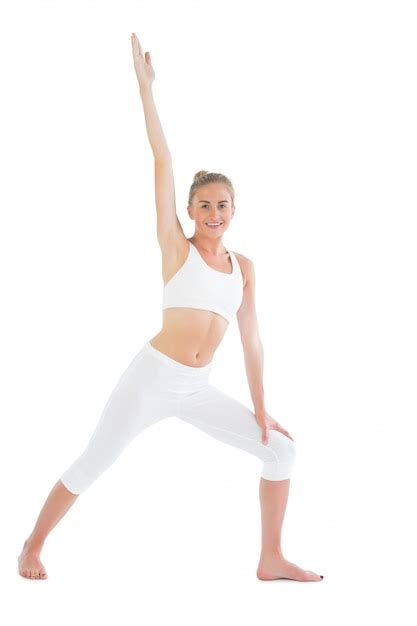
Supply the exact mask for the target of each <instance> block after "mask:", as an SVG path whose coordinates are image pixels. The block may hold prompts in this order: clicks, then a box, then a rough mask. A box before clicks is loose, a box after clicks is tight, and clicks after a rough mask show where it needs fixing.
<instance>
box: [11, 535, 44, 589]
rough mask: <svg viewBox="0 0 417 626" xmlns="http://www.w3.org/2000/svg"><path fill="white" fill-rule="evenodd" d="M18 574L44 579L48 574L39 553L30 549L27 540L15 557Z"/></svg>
mask: <svg viewBox="0 0 417 626" xmlns="http://www.w3.org/2000/svg"><path fill="white" fill-rule="evenodd" d="M17 561H18V564H19V574H20V575H21V576H23V577H24V578H34V579H39V580H41V579H45V578H48V575H47V573H46V571H45V568H44V566H43V564H42V562H41V560H40V558H39V554H38V553H37V552H34V551H33V550H31V549H30V546H29V545H28V540H26V541H25V543H24V545H23V550H22V552H21V554H20V556H19V558H18V559H17Z"/></svg>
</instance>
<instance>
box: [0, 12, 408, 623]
mask: <svg viewBox="0 0 417 626" xmlns="http://www.w3.org/2000/svg"><path fill="white" fill-rule="evenodd" d="M413 4H414V3H412V2H402V1H399V0H396V1H395V2H393V1H391V2H381V1H379V2H376V1H374V2H371V1H366V0H360V1H356V0H349V2H347V1H346V2H337V1H336V2H335V1H330V0H329V1H316V2H305V1H303V2H301V1H296V0H291V1H288V2H266V1H257V2H250V3H249V2H242V1H239V2H227V1H224V2H222V3H220V2H214V1H213V0H210V2H208V1H207V2H201V1H194V2H191V1H188V2H185V1H183V2H178V1H176V2H173V3H169V2H166V3H163V2H155V1H152V2H151V1H145V2H120V1H117V2H116V1H113V2H110V3H105V2H101V1H100V2H99V1H94V2H92V1H83V2H75V1H74V0H71V2H66V1H65V2H64V1H58V0H57V1H55V2H54V1H49V2H46V1H42V2H41V1H32V2H11V1H9V2H3V3H2V5H1V13H0V23H1V27H0V28H1V31H0V35H1V37H0V63H1V83H2V94H3V95H2V97H1V120H0V124H1V128H0V130H1V153H0V155H1V178H2V184H1V188H0V194H1V196H0V200H1V235H0V236H1V240H0V244H1V245H0V255H1V257H0V263H1V294H2V302H3V304H2V308H1V314H2V323H1V337H0V339H1V356H0V366H1V371H0V375H1V382H2V385H1V387H2V393H1V407H0V408H1V413H2V422H1V433H0V434H1V437H0V441H1V443H0V446H1V448H0V453H1V454H0V474H1V485H2V516H1V524H2V532H1V540H0V550H1V556H2V559H1V563H2V567H1V569H0V586H1V590H2V597H3V599H2V602H1V607H0V613H4V614H6V613H9V615H8V617H7V619H6V618H5V616H2V622H4V623H5V624H6V623H7V624H8V625H10V626H12V625H13V626H14V625H15V624H16V625H17V624H19V625H20V624H24V623H27V624H31V625H33V624H42V625H44V626H45V625H49V624H54V625H55V624H60V625H62V626H67V625H69V624H71V625H73V624H74V623H76V622H77V623H81V624H87V623H113V624H116V623H117V624H124V625H130V624H139V623H143V624H146V625H147V626H153V625H156V624H164V623H166V622H167V621H168V620H170V622H172V621H176V620H178V621H179V622H180V623H182V624H187V625H188V624H195V623H199V624H204V625H205V624H210V625H211V624H213V623H214V622H216V623H218V624H231V623H232V624H255V623H256V624H276V623H280V624H285V625H286V626H290V625H292V624H297V625H298V624H302V623H306V621H307V620H308V623H309V624H317V625H319V624H320V626H324V625H326V624H332V625H333V624H338V625H342V624H349V625H350V624H352V623H353V622H355V623H360V624H362V623H369V622H371V620H372V622H373V623H375V622H376V621H378V620H380V619H381V618H385V619H386V621H387V623H389V622H391V621H392V620H394V619H395V620H396V621H397V623H401V624H411V623H415V621H414V620H415V610H414V606H413V604H414V603H413V597H412V592H413V591H414V585H415V558H416V554H415V543H414V536H415V535H414V528H415V526H414V525H415V524H416V519H415V516H413V514H412V509H411V507H412V504H413V499H414V495H413V494H415V470H416V468H415V439H414V438H413V437H412V435H411V432H412V427H413V426H414V423H415V420H416V417H417V411H416V394H415V384H416V373H417V372H416V369H417V367H416V348H417V345H416V344H417V341H416V325H415V320H416V319H417V310H416V269H417V264H416V251H415V241H416V235H417V233H416V228H415V223H414V222H413V220H414V219H415V217H416V160H417V159H416V139H417V137H416V134H417V133H416V110H417V102H416V99H417V98H416V65H415V58H416V53H417V50H416V48H417V44H416V38H415V32H416V26H417V24H416V19H415V17H414V15H413V12H412V11H413V9H415V6H413ZM132 31H135V32H136V33H137V34H138V36H139V39H140V41H141V43H142V46H143V50H144V51H146V50H149V51H150V52H151V56H152V62H153V66H154V68H155V72H156V80H155V82H154V85H153V91H154V97H155V101H156V104H157V108H158V112H159V115H160V119H161V122H162V125H163V128H164V132H165V134H166V137H167V141H168V144H169V147H170V150H171V153H172V155H173V164H174V173H175V181H176V198H177V211H178V215H179V218H180V220H181V222H182V224H183V227H184V231H185V233H186V236H187V237H190V236H191V235H192V234H193V232H194V229H193V222H192V221H191V220H190V219H189V217H188V214H187V211H186V204H187V197H188V190H189V187H190V185H191V182H192V179H193V176H194V174H195V172H197V171H198V170H200V169H207V170H211V171H218V172H222V173H224V174H226V175H227V176H229V177H230V178H231V180H232V182H233V184H234V186H235V189H236V213H235V217H234V220H233V221H232V224H231V227H230V229H229V231H228V232H227V233H226V234H225V235H224V243H225V245H226V247H228V248H231V249H232V250H234V251H236V252H241V253H243V254H245V255H246V256H248V257H249V258H250V259H252V260H253V262H254V264H255V270H256V276H257V294H256V298H257V311H258V321H259V326H260V333H261V339H262V341H263V346H264V353H265V369H264V388H265V399H266V408H267V410H268V411H269V412H270V414H271V415H272V416H273V417H274V418H275V419H277V420H278V421H279V422H280V423H281V424H283V425H284V426H285V427H286V428H288V430H289V431H290V433H291V434H292V435H293V437H294V440H295V443H296V445H297V463H296V466H295V468H294V472H293V478H292V481H291V488H290V497H289V501H288V507H287V513H286V517H285V520H284V528H283V550H284V553H285V556H286V557H287V558H288V559H290V560H291V561H293V562H295V563H297V564H298V565H300V566H302V567H305V568H306V569H311V570H313V571H316V572H318V573H320V574H323V575H324V581H323V582H320V583H298V582H292V581H285V580H281V581H275V582H269V583H268V582H261V581H258V579H257V578H256V575H255V572H256V566H257V562H258V556H259V549H260V512H259V499H258V484H259V477H260V471H261V462H260V461H259V460H258V459H256V458H255V457H252V456H251V455H249V454H247V453H246V452H244V451H241V450H237V449H235V448H232V447H230V446H228V445H226V444H222V443H220V442H218V441H216V440H213V439H211V438H210V437H209V436H208V435H206V434H205V433H202V432H200V431H198V430H197V429H192V428H190V427H188V426H187V425H186V424H184V423H182V422H180V420H177V419H176V418H172V419H167V420H164V421H162V422H160V423H159V424H157V425H155V426H154V428H150V429H148V430H147V431H145V432H144V433H142V434H141V436H140V438H138V439H137V440H135V441H134V442H133V443H132V444H131V446H130V447H129V448H128V449H127V450H126V451H125V452H124V453H123V456H122V457H120V459H119V460H118V461H117V463H115V464H114V465H113V466H112V467H111V469H109V470H108V471H107V472H106V473H105V474H103V475H102V476H101V477H100V478H99V480H97V481H96V482H95V483H94V485H93V486H91V488H90V489H89V490H88V492H86V493H85V494H83V495H82V496H81V497H80V498H79V499H78V500H77V501H76V502H75V504H74V506H73V507H72V508H71V510H70V511H69V512H68V513H67V515H66V516H65V517H64V518H63V520H62V521H61V522H60V523H59V524H58V525H57V526H56V527H55V529H54V530H53V531H52V533H51V534H50V536H49V538H48V539H47V542H46V544H45V547H44V551H43V553H42V560H43V562H44V564H45V567H46V570H47V572H48V576H49V578H48V579H47V580H46V581H32V580H26V579H23V578H22V577H20V576H19V575H18V574H17V556H18V554H19V553H20V550H21V547H22V545H23V541H24V539H25V538H26V537H27V536H28V535H29V534H30V532H31V530H32V528H33V525H34V523H35V521H36V518H37V515H38V513H39V511H40V508H41V506H42V504H43V502H44V500H45V498H46V496H47V495H48V493H49V490H50V489H51V488H52V486H53V485H54V484H55V482H56V480H57V479H58V477H59V476H60V474H61V473H62V472H63V471H64V470H65V469H66V467H67V466H68V465H69V464H70V463H71V462H72V461H73V460H74V459H75V458H76V456H78V455H79V454H80V453H81V452H82V450H83V448H84V445H85V444H86V442H87V440H88V438H89V437H90V434H91V432H92V430H93V428H94V427H95V424H96V423H97V420H98V419H99V416H100V413H101V410H102V408H103V406H104V404H105V402H106V400H107V398H108V396H109V394H110V392H111V390H112V388H113V387H114V385H115V384H116V382H117V380H118V378H119V376H120V375H121V373H122V372H123V371H124V369H125V368H126V367H127V365H128V363H129V362H130V360H131V359H132V358H133V356H134V355H135V354H136V352H137V351H138V350H139V349H140V347H141V346H142V345H143V344H144V343H145V341H147V340H148V339H149V338H150V337H152V336H153V335H155V334H156V333H157V332H159V330H160V328H161V323H162V311H161V302H162V274H161V258H160V249H159V246H158V243H157V239H156V214H155V204H154V187H153V184H154V182H153V158H152V152H151V149H150V146H149V143H148V139H147V136H146V129H145V124H144V116H143V111H142V104H141V100H140V96H139V91H138V86H137V81H136V76H135V74H134V69H133V61H132V54H131V42H130V33H131V32H132ZM211 381H212V383H213V384H215V385H217V386H218V387H220V388H221V389H223V390H224V391H225V392H226V393H229V394H230V395H232V396H234V397H236V398H237V399H239V400H240V401H242V402H245V403H247V404H248V406H252V405H251V399H250V394H249V388H248V385H247V380H246V376H245V368H244V361H243V352H242V349H241V345H240V341H239V334H238V327H237V322H236V319H234V320H233V321H232V323H231V325H230V327H229V329H228V331H227V333H226V336H225V338H224V341H223V343H222V345H221V346H220V348H219V349H218V352H217V353H216V355H215V359H214V365H213V371H212V374H211ZM157 441H158V447H156V443H157ZM161 441H162V442H163V443H162V446H161V444H160V442H161ZM413 614H414V615H413Z"/></svg>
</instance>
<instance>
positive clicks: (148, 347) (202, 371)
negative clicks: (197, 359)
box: [142, 341, 213, 376]
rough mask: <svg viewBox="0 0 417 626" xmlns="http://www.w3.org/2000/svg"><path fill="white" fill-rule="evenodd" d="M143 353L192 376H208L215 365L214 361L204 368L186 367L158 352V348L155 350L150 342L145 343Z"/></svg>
mask: <svg viewBox="0 0 417 626" xmlns="http://www.w3.org/2000/svg"><path fill="white" fill-rule="evenodd" d="M142 351H144V352H149V353H150V354H153V356H154V357H156V358H157V359H159V360H160V361H163V362H164V363H166V364H167V365H169V366H170V367H172V368H173V369H176V370H178V371H181V372H186V373H187V374H191V375H192V376H205V375H207V374H208V373H209V372H210V370H211V365H212V363H213V361H210V363H207V364H206V365H203V366H202V367H194V366H193V365H186V364H185V363H180V362H179V361H176V360H175V359H173V358H171V357H170V356H168V355H167V354H165V353H164V352H161V351H160V350H157V349H156V348H154V346H153V345H152V344H151V343H150V341H148V342H146V343H145V345H144V346H143V348H142Z"/></svg>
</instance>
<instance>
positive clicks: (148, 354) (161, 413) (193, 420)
mask: <svg viewBox="0 0 417 626" xmlns="http://www.w3.org/2000/svg"><path fill="white" fill-rule="evenodd" d="M211 365H212V362H210V363H208V364H207V365H204V366H203V367H192V366H190V365H185V364H183V363H180V362H179V361H176V360H174V359H172V358H171V357H169V356H168V355H166V354H164V353H163V352H160V351H159V350H157V349H156V348H154V347H153V346H152V345H151V344H150V343H149V342H147V343H146V344H145V345H144V346H143V347H142V348H141V350H140V351H139V352H138V353H137V354H136V356H135V357H134V358H133V360H132V361H131V363H130V365H129V366H128V367H127V369H126V370H125V371H124V373H123V374H122V376H121V377H120V379H119V380H118V382H117V384H116V386H115V388H114V389H113V391H112V393H111V394H110V397H109V399H108V400H107V403H106V405H105V407H104V409H103V412H102V415H101V418H100V419H99V421H98V424H97V426H96V428H95V430H94V432H93V434H92V436H91V438H90V440H89V441H88V443H87V446H86V448H85V450H84V452H83V453H82V454H81V456H80V457H79V458H77V459H76V460H75V461H74V462H73V463H72V465H70V467H68V469H67V470H66V471H65V472H64V473H63V474H62V476H61V481H62V482H63V484H64V485H65V487H67V489H68V490H69V491H71V492H72V493H74V494H80V493H82V492H83V491H85V490H86V489H87V488H88V487H89V486H90V485H91V484H92V483H93V482H94V481H95V480H96V478H98V477H99V476H100V475H101V474H102V473H103V472H104V471H105V470H107V469H108V468H109V467H110V466H111V465H112V464H113V463H114V461H115V460H116V459H117V457H118V456H119V455H120V454H121V452H122V451H123V450H124V449H125V448H126V446H128V444H129V443H130V442H131V441H132V440H133V439H134V438H135V437H136V435H138V434H139V433H140V432H142V431H143V430H144V429H145V428H147V427H148V426H151V424H155V423H156V422H158V421H159V420H162V419H164V418H165V417H171V416H176V417H178V418H179V419H181V420H184V421H185V422H188V423H189V424H193V425H194V426H196V427H197V428H200V429H201V430H203V431H204V432H206V433H208V434H209V435H211V436H212V437H214V438H215V439H218V440H219V441H223V442H224V443H227V444H230V445H232V446H235V447H237V448H241V449H242V450H246V451H247V452H249V453H251V454H253V455H255V456H257V457H258V458H259V459H261V461H263V466H262V472H261V476H262V477H263V478H266V479H267V480H285V479H286V478H290V475H291V469H292V466H293V463H294V460H295V445H294V442H293V441H292V439H290V438H289V437H287V436H286V435H284V434H282V433H281V432H279V431H277V430H270V431H269V438H268V443H267V444H263V443H262V440H261V435H262V433H261V428H260V426H259V424H258V423H257V422H256V419H255V413H254V412H253V411H251V410H250V409H249V408H247V407H246V406H245V405H243V404H241V403H240V402H238V401H237V400H235V399H234V398H231V397H230V396H228V395H226V394H225V393H223V392H222V391H220V389H217V388H216V387H214V386H213V385H210V384H209V383H208V380H209V374H210V370H211Z"/></svg>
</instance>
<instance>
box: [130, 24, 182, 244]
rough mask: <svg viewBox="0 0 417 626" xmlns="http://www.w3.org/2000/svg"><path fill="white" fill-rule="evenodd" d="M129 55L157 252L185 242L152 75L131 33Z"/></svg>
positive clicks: (149, 64)
mask: <svg viewBox="0 0 417 626" xmlns="http://www.w3.org/2000/svg"><path fill="white" fill-rule="evenodd" d="M131 40H132V53H133V62H134V67H135V72H136V77H137V79H138V83H139V92H140V96H141V98H142V104H143V111H144V114H145V123H146V132H147V134H148V138H149V143H150V145H151V148H152V152H153V155H154V158H155V203H156V214H157V236H158V242H159V244H160V246H161V248H164V247H166V246H168V245H172V244H173V243H174V244H176V243H177V242H178V241H179V240H180V239H181V238H184V239H185V235H184V232H183V230H182V226H181V224H180V221H179V219H178V216H177V211H176V203H175V185H174V174H173V171H172V160H171V153H170V151H169V148H168V144H167V142H166V139H165V135H164V132H163V130H162V126H161V122H160V120H159V116H158V112H157V110H156V106H155V101H154V98H153V93H152V82H153V80H154V79H155V72H154V70H153V67H152V63H151V55H150V53H149V52H145V55H143V52H142V47H141V45H140V42H139V39H138V37H137V35H136V34H135V33H132V36H131Z"/></svg>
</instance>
